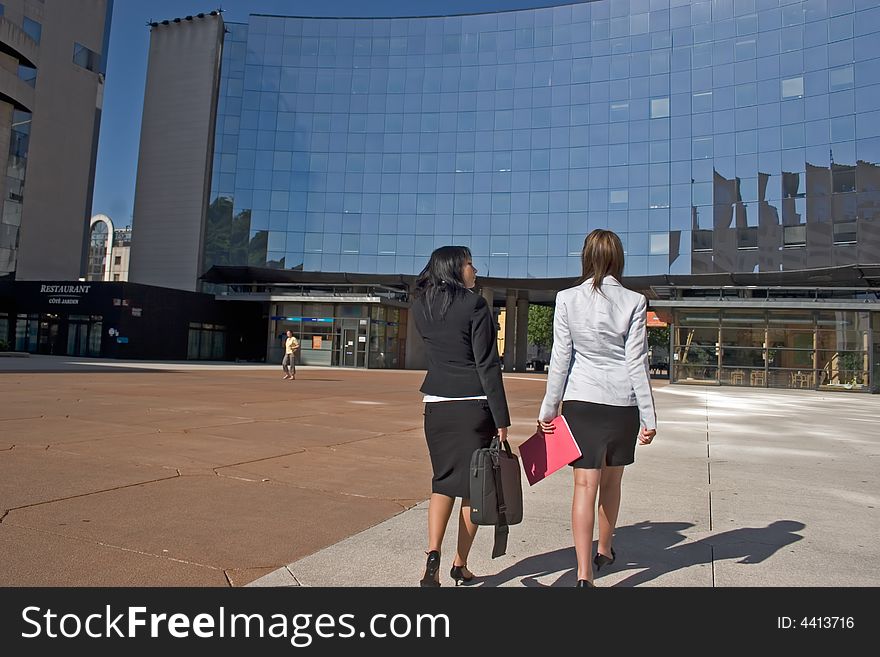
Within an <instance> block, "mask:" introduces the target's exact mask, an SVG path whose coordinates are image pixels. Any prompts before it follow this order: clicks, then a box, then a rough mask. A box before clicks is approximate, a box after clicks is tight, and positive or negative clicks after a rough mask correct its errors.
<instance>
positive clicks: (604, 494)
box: [598, 465, 624, 557]
mask: <svg viewBox="0 0 880 657" xmlns="http://www.w3.org/2000/svg"><path fill="white" fill-rule="evenodd" d="M623 467H624V466H622V465H614V466H607V465H606V466H605V467H604V468H602V478H601V481H600V483H599V547H598V551H599V552H600V553H601V554H604V555H605V556H606V557H610V556H611V540H612V538H613V537H614V528H615V527H616V526H617V514H618V513H619V512H620V482H621V480H622V479H623Z"/></svg>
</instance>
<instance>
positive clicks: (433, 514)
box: [428, 493, 455, 552]
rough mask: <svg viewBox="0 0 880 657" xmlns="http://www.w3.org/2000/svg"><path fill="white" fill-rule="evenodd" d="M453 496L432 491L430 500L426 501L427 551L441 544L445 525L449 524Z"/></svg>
mask: <svg viewBox="0 0 880 657" xmlns="http://www.w3.org/2000/svg"><path fill="white" fill-rule="evenodd" d="M454 503H455V498H453V497H449V496H448V495H441V494H440V493H432V494H431V501H430V502H428V551H429V552H430V551H431V550H437V551H438V552H439V551H440V548H441V547H442V546H443V535H444V534H445V533H446V525H447V524H449V516H451V515H452V505H453V504H454Z"/></svg>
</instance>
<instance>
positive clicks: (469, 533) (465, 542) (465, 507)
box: [452, 499, 478, 577]
mask: <svg viewBox="0 0 880 657" xmlns="http://www.w3.org/2000/svg"><path fill="white" fill-rule="evenodd" d="M477 529H478V526H477V525H475V524H474V523H472V522H471V501H470V500H468V499H462V501H461V512H460V513H459V514H458V551H457V552H456V553H455V559H454V560H453V561H452V565H453V566H467V560H468V555H469V554H470V553H471V545H473V544H474V537H475V536H476V535H477ZM464 574H465V576H466V577H470V575H471V574H472V573H471V571H469V570H468V569H467V568H465V569H464Z"/></svg>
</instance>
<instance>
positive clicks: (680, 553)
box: [611, 520, 806, 586]
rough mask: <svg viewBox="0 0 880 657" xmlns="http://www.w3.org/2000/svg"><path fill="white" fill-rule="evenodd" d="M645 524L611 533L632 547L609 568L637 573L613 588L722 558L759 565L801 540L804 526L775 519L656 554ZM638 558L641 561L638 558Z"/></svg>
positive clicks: (623, 543)
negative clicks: (645, 533) (768, 522)
mask: <svg viewBox="0 0 880 657" xmlns="http://www.w3.org/2000/svg"><path fill="white" fill-rule="evenodd" d="M645 524H646V523H639V524H637V525H633V526H631V527H624V528H621V530H618V532H617V533H616V534H615V539H614V540H615V543H616V544H619V545H626V546H632V547H631V548H629V550H628V553H629V554H630V558H628V559H625V560H624V559H619V560H618V562H617V563H615V564H614V566H611V568H612V569H614V570H615V571H619V570H621V569H626V570H632V571H637V572H634V573H633V574H631V575H629V576H628V577H626V578H625V579H622V580H620V581H619V582H617V584H615V586H639V585H640V584H644V583H646V582H650V581H651V580H654V579H657V578H658V577H661V576H663V575H666V574H668V573H671V572H675V571H677V570H681V569H683V568H687V567H690V566H697V565H701V564H707V565H708V564H711V563H712V562H714V561H718V560H722V559H724V560H726V559H736V558H739V560H738V562H737V563H745V564H757V563H761V562H762V561H765V560H766V559H768V558H769V557H770V556H772V555H773V554H774V553H775V552H777V551H778V550H780V549H782V548H784V547H785V546H787V545H791V544H792V543H796V542H797V541H799V540H801V539H802V538H803V536H801V535H799V534H796V533H795V532H797V531H800V530H802V529H804V527H806V525H805V524H804V523H802V522H798V521H796V520H776V521H775V522H771V523H770V524H769V525H767V526H766V527H742V528H740V529H731V530H730V531H726V532H721V533H718V534H712V535H710V536H706V537H704V538H701V539H699V540H696V541H690V542H684V543H682V542H678V543H676V544H674V545H671V546H668V547H662V548H661V549H660V550H659V551H658V549H657V548H658V547H660V546H658V545H657V542H655V541H654V540H653V538H654V537H653V529H654V527H651V526H650V525H651V523H647V525H649V526H648V527H646V526H645ZM660 524H664V523H660ZM646 529H647V530H648V531H649V532H651V533H650V534H649V535H648V539H649V540H648V541H644V540H639V539H642V538H643V537H644V534H642V533H641V532H643V531H645V530H646ZM625 530H629V531H625ZM634 531H636V532H638V533H639V536H638V537H636V536H632V534H633V532H634ZM618 541H619V543H618ZM661 542H662V541H661ZM618 552H621V549H620V548H618ZM621 556H622V555H621ZM642 556H643V559H640V558H639V557H642Z"/></svg>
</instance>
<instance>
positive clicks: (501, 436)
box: [495, 427, 507, 443]
mask: <svg viewBox="0 0 880 657" xmlns="http://www.w3.org/2000/svg"><path fill="white" fill-rule="evenodd" d="M495 430H496V431H497V432H498V440H500V441H501V442H502V443H506V442H507V427H496V429H495Z"/></svg>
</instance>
